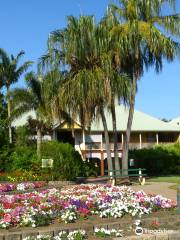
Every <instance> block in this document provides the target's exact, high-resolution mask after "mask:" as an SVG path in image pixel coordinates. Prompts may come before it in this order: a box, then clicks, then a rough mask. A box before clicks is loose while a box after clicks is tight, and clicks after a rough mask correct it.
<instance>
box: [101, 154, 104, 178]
mask: <svg viewBox="0 0 180 240" xmlns="http://www.w3.org/2000/svg"><path fill="white" fill-rule="evenodd" d="M101 176H104V153H103V150H101Z"/></svg>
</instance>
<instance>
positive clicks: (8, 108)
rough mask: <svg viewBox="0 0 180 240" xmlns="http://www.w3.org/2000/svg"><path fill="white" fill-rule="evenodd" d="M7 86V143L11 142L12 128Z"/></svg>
mask: <svg viewBox="0 0 180 240" xmlns="http://www.w3.org/2000/svg"><path fill="white" fill-rule="evenodd" d="M8 96H9V86H8V87H7V110H8V122H9V125H8V130H9V143H10V144H11V143H12V128H11V122H10V117H11V102H10V99H9V97H8Z"/></svg>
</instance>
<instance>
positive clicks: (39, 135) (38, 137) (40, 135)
mask: <svg viewBox="0 0 180 240" xmlns="http://www.w3.org/2000/svg"><path fill="white" fill-rule="evenodd" d="M41 144H42V131H41V128H39V127H37V157H38V159H40V158H41Z"/></svg>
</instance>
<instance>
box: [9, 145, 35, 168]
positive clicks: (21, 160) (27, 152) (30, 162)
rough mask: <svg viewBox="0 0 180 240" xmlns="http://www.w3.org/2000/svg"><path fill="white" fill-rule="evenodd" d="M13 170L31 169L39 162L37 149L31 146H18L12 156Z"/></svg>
mask: <svg viewBox="0 0 180 240" xmlns="http://www.w3.org/2000/svg"><path fill="white" fill-rule="evenodd" d="M10 160H11V164H12V165H11V168H12V170H17V169H18V170H20V169H24V170H25V169H26V170H31V169H33V168H34V167H35V166H36V165H37V164H38V161H37V155H36V149H35V148H33V147H30V146H17V147H15V148H14V150H13V153H12V154H11V156H10Z"/></svg>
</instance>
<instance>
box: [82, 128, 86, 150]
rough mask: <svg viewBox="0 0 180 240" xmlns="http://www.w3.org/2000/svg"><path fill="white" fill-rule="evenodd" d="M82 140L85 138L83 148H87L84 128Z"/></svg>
mask: <svg viewBox="0 0 180 240" xmlns="http://www.w3.org/2000/svg"><path fill="white" fill-rule="evenodd" d="M82 140H83V144H82V145H83V150H86V142H85V141H86V140H85V131H84V129H83V132H82Z"/></svg>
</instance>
